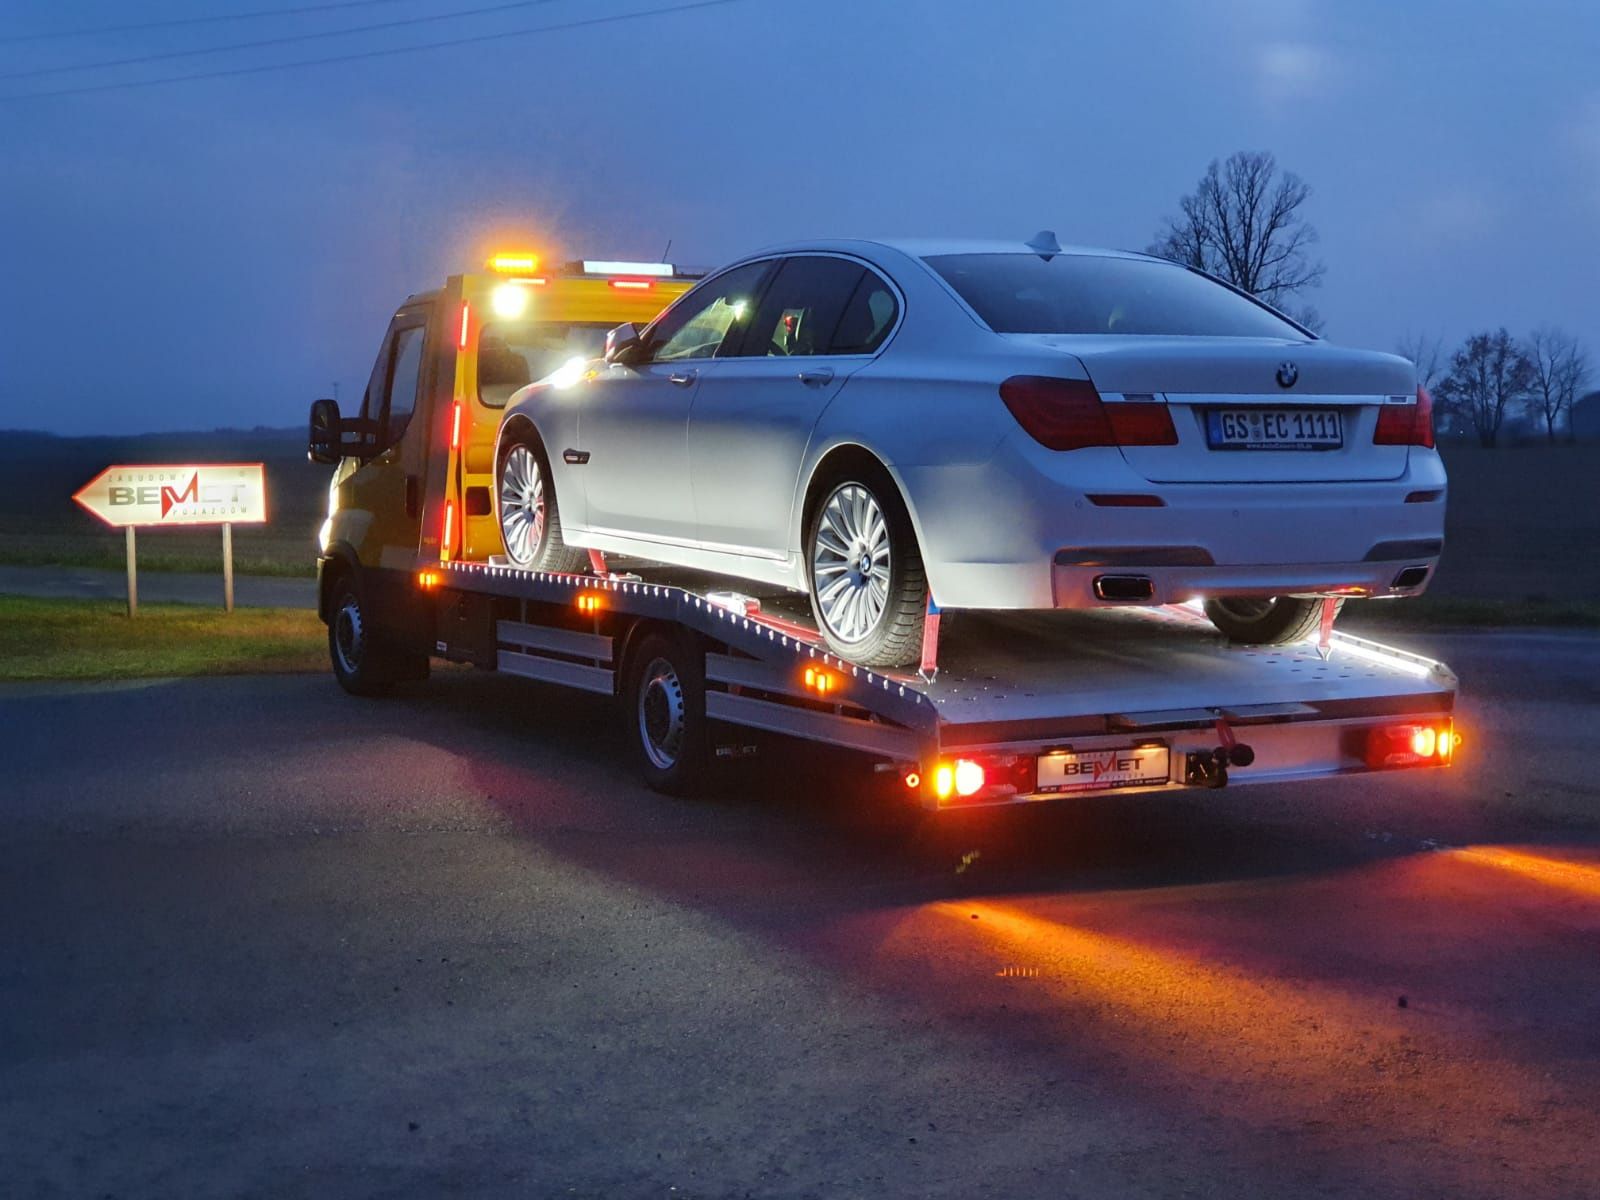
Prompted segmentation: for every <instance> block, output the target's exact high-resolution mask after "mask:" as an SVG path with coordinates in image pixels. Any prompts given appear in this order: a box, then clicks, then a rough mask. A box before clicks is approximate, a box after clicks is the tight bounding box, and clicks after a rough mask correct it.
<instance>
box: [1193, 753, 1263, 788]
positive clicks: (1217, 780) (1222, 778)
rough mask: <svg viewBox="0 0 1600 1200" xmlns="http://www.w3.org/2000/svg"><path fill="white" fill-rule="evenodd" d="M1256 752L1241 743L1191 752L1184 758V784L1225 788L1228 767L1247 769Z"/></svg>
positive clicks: (1253, 760) (1254, 758)
mask: <svg viewBox="0 0 1600 1200" xmlns="http://www.w3.org/2000/svg"><path fill="white" fill-rule="evenodd" d="M1255 760H1256V752H1255V751H1254V750H1252V749H1251V748H1250V747H1249V746H1247V745H1245V744H1244V743H1243V742H1235V743H1234V744H1233V745H1232V746H1218V747H1217V748H1216V749H1215V750H1191V751H1189V753H1188V755H1187V756H1186V757H1185V758H1184V782H1185V783H1187V784H1188V785H1189V786H1190V787H1206V788H1225V787H1227V786H1228V768H1229V767H1248V766H1249V765H1250V764H1251V763H1253V762H1255Z"/></svg>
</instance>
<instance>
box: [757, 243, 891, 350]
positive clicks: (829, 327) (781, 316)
mask: <svg viewBox="0 0 1600 1200" xmlns="http://www.w3.org/2000/svg"><path fill="white" fill-rule="evenodd" d="M866 273H867V271H866V268H865V267H863V266H861V264H860V263H853V262H850V261H848V260H847V259H843V258H830V257H828V256H826V255H820V254H806V255H798V256H796V257H794V258H788V259H785V260H784V262H783V265H782V266H781V267H779V268H778V273H777V274H776V275H775V276H773V279H772V286H771V287H769V288H768V289H767V294H766V297H765V298H764V299H763V300H762V301H761V307H760V308H759V309H758V310H757V311H756V315H755V319H754V320H753V321H751V322H750V332H749V333H748V334H746V335H745V338H744V341H743V342H742V343H741V344H740V346H739V347H738V348H737V349H736V350H735V351H734V353H737V354H739V355H741V356H745V357H756V358H761V357H769V356H780V357H789V356H804V355H812V354H829V353H835V351H833V350H832V349H831V347H832V342H833V336H834V330H835V329H837V328H838V325H839V318H840V317H841V316H842V315H843V314H844V311H845V307H846V305H848V304H849V302H850V298H851V296H853V295H854V294H855V291H856V288H857V285H859V284H860V282H861V278H862V276H864V275H865V274H866Z"/></svg>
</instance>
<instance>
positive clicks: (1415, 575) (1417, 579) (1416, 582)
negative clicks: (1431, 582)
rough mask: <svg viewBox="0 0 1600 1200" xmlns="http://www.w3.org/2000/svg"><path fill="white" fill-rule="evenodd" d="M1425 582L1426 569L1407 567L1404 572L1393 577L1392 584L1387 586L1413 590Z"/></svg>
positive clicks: (1426, 576) (1426, 579)
mask: <svg viewBox="0 0 1600 1200" xmlns="http://www.w3.org/2000/svg"><path fill="white" fill-rule="evenodd" d="M1427 581H1428V568H1427V567H1407V568H1406V569H1405V570H1404V571H1401V572H1400V574H1398V575H1396V576H1395V577H1394V582H1393V583H1392V584H1390V585H1389V586H1390V587H1397V588H1414V587H1421V586H1422V585H1423V584H1424V583H1426V582H1427Z"/></svg>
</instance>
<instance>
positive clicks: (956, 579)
mask: <svg viewBox="0 0 1600 1200" xmlns="http://www.w3.org/2000/svg"><path fill="white" fill-rule="evenodd" d="M1061 458H1063V459H1065V458H1070V459H1071V460H1072V462H1071V466H1072V478H1070V479H1068V478H1064V477H1063V476H1064V475H1065V473H1066V472H1065V469H1064V467H1062V466H1061V465H1060V464H1059V463H1058V461H1057V460H1056V459H1048V460H1045V465H1046V466H1048V467H1049V468H1051V470H1052V472H1055V473H1049V474H1047V473H1046V471H1045V470H1044V469H1041V467H1040V464H1039V463H1037V462H1035V461H1034V457H1033V456H1032V455H1031V454H1005V453H1002V454H1000V455H997V456H996V458H995V459H994V460H993V461H991V462H989V463H985V464H982V465H978V466H970V465H969V466H967V467H965V468H963V469H962V471H961V473H960V474H959V475H958V474H956V473H955V472H953V471H938V470H924V471H915V470H911V471H906V472H905V476H906V478H907V481H908V483H910V485H911V486H910V488H909V489H908V493H909V495H910V496H911V498H912V501H913V503H914V506H915V510H916V518H915V519H916V520H917V523H918V534H919V540H920V542H921V545H922V550H923V559H924V562H925V563H926V566H927V571H928V577H929V581H930V583H931V584H932V587H933V592H934V598H935V599H936V600H937V602H938V603H939V604H940V606H941V607H945V608H1041V609H1042V608H1064V607H1073V608H1076V607H1085V608H1092V607H1099V606H1102V605H1105V604H1108V603H1149V604H1165V603H1174V602H1179V601H1183V600H1189V599H1193V598H1195V597H1196V596H1202V597H1203V596H1211V595H1294V594H1305V595H1340V594H1342V595H1347V596H1408V595H1416V594H1417V593H1419V592H1421V591H1422V590H1424V589H1425V588H1426V587H1427V585H1428V581H1429V579H1430V578H1431V577H1432V573H1433V569H1434V567H1435V566H1436V565H1437V563H1438V559H1439V554H1440V552H1441V549H1442V547H1443V541H1444V513H1445V489H1446V483H1445V477H1444V469H1443V466H1442V464H1441V463H1440V462H1439V459H1438V456H1437V455H1436V454H1434V453H1433V452H1431V451H1429V452H1426V453H1425V454H1424V453H1419V454H1415V455H1413V457H1412V461H1411V463H1410V465H1409V467H1408V469H1407V471H1406V472H1405V474H1404V475H1402V476H1401V477H1400V478H1398V479H1393V480H1375V481H1354V482H1348V483H1300V484H1229V483H1220V484H1162V485H1155V484H1151V483H1150V482H1149V481H1147V480H1144V479H1142V478H1138V477H1135V476H1133V474H1132V472H1130V471H1129V470H1128V469H1127V466H1126V464H1125V463H1123V462H1122V461H1121V458H1120V455H1118V454H1117V452H1116V451H1115V450H1111V451H1107V452H1104V453H1100V452H1097V451H1096V450H1092V449H1091V450H1083V451H1074V452H1072V454H1070V455H1063V456H1061ZM975 496H979V497H982V498H983V502H982V503H978V504H975V503H974V502H973V497H975ZM1408 570H1409V571H1411V574H1410V575H1407V576H1405V577H1404V578H1403V579H1402V578H1401V575H1402V572H1405V571H1408ZM1107 576H1128V577H1132V578H1135V579H1142V580H1145V581H1148V591H1147V593H1143V592H1141V593H1139V598H1135V597H1134V595H1133V594H1131V592H1132V588H1131V585H1130V588H1129V592H1127V593H1124V594H1122V595H1120V596H1119V597H1118V598H1117V599H1111V598H1110V593H1109V592H1108V590H1107V588H1106V587H1105V585H1103V584H1102V585H1101V587H1100V589H1099V591H1098V592H1097V588H1096V584H1097V581H1100V580H1102V579H1103V578H1104V577H1107ZM1142 586H1144V585H1141V587H1142Z"/></svg>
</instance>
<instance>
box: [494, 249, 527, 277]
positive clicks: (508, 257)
mask: <svg viewBox="0 0 1600 1200" xmlns="http://www.w3.org/2000/svg"><path fill="white" fill-rule="evenodd" d="M483 267H484V270H486V271H493V272H494V273H495V274H496V275H509V274H513V273H515V272H518V271H537V270H538V269H539V256H538V255H537V254H533V253H530V252H528V251H526V250H510V251H506V252H505V253H502V254H495V255H491V256H490V258H489V261H488V262H486V263H484V264H483Z"/></svg>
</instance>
